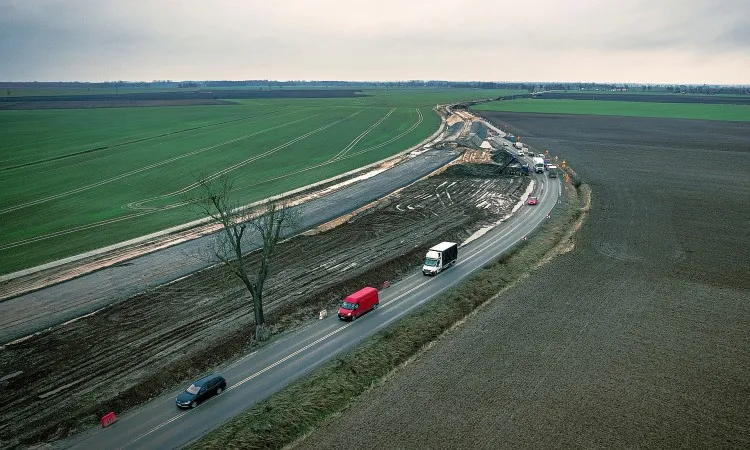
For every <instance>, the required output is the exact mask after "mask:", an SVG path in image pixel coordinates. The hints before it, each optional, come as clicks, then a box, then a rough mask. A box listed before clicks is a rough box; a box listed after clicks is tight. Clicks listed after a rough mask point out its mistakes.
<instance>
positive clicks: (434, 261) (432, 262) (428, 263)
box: [424, 258, 438, 267]
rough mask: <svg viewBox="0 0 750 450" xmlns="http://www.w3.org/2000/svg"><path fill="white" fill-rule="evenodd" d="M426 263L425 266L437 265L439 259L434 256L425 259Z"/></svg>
mask: <svg viewBox="0 0 750 450" xmlns="http://www.w3.org/2000/svg"><path fill="white" fill-rule="evenodd" d="M424 265H425V266H429V267H437V265H438V260H437V259H432V258H427V259H425V260H424Z"/></svg>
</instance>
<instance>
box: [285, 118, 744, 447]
mask: <svg viewBox="0 0 750 450" xmlns="http://www.w3.org/2000/svg"><path fill="white" fill-rule="evenodd" d="M491 117H492V121H493V123H495V124H496V125H499V126H500V127H501V128H503V129H504V130H509V131H511V132H515V133H517V134H519V135H521V136H523V137H524V140H525V141H526V142H528V143H530V144H531V145H532V146H534V147H537V148H545V147H549V148H550V151H554V153H555V154H559V155H562V156H563V157H564V158H565V159H566V160H567V162H568V163H570V164H571V166H573V167H574V168H575V169H576V171H577V172H578V173H579V175H581V177H582V179H583V181H584V182H586V183H589V184H590V186H591V188H592V196H593V198H592V208H591V212H590V215H589V217H588V218H587V220H586V222H585V223H584V226H583V228H582V229H581V231H580V232H579V233H578V235H577V242H576V247H575V249H574V250H573V251H572V252H570V253H568V254H565V255H563V256H560V257H558V258H556V259H554V260H553V261H551V262H550V263H549V264H547V265H546V266H543V267H541V268H539V269H537V270H536V271H534V272H533V273H532V274H531V275H530V276H529V277H528V278H527V279H525V280H524V281H523V282H520V283H519V284H518V285H516V286H515V287H514V288H512V289H510V290H508V291H507V292H505V293H504V294H503V295H502V296H501V297H500V298H498V299H496V300H495V301H493V302H492V303H490V305H488V307H486V308H484V309H483V310H481V311H480V312H479V313H478V314H476V315H474V316H472V317H470V318H469V319H467V321H466V322H465V324H464V325H463V326H462V327H460V328H458V329H456V330H454V331H453V332H452V333H451V334H450V338H449V339H444V340H442V341H440V342H439V343H437V344H436V345H435V346H434V347H432V348H431V349H430V350H428V351H427V352H426V353H425V354H423V355H422V356H421V357H420V358H418V359H417V360H416V361H413V362H412V363H410V364H409V365H407V366H405V367H404V368H403V369H402V370H400V371H399V372H398V373H396V374H394V375H393V376H392V377H390V378H389V379H388V383H387V384H385V385H384V386H382V387H378V388H376V389H374V390H373V391H371V392H370V393H368V394H366V395H365V396H364V397H363V398H361V399H360V400H358V401H357V402H356V404H355V405H353V406H352V407H350V408H349V409H348V410H347V411H346V412H345V414H344V415H343V416H342V417H339V418H336V419H334V420H331V421H330V423H329V424H327V425H326V426H325V427H323V428H322V429H320V430H317V431H316V432H315V433H313V434H312V435H311V436H309V437H308V438H307V439H305V440H304V441H303V442H302V443H300V444H299V445H298V446H297V448H301V449H306V448H330V449H336V448H340V449H344V448H352V447H357V448H372V449H377V448H446V447H447V448H560V447H578V448H592V447H593V448H601V447H618V448H638V447H657V448H672V447H687V448H748V447H750V407H749V405H750V382H749V381H748V367H750V334H748V329H750V302H748V301H747V299H748V298H750V271H749V270H748V268H750V254H749V253H748V248H750V128H749V127H748V126H747V124H744V123H730V122H713V121H696V120H670V119H648V118H625V117H592V116H587V117H584V116H563V115H553V114H538V115H534V114H513V113H496V114H492V116H491ZM503 125H507V126H503ZM363 417H366V418H367V421H368V426H367V427H362V426H361V420H362V419H361V418H363ZM355 428H356V429H357V433H356V434H352V433H351V432H350V431H351V430H352V429H355Z"/></svg>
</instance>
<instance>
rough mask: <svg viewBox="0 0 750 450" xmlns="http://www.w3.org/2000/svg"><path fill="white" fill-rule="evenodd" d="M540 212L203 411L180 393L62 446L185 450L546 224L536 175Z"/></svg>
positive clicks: (295, 343) (324, 331) (262, 369)
mask: <svg viewBox="0 0 750 450" xmlns="http://www.w3.org/2000/svg"><path fill="white" fill-rule="evenodd" d="M535 178H536V181H537V185H536V188H535V192H534V195H537V196H538V197H539V199H540V202H539V204H538V205H536V206H533V207H527V206H524V207H522V208H521V209H520V210H518V211H517V212H516V213H514V214H513V215H512V216H511V217H510V218H509V219H508V220H506V221H505V222H504V223H503V224H502V225H500V226H498V227H496V228H494V229H493V230H491V231H490V232H488V233H487V234H485V235H484V236H482V237H481V238H479V239H477V240H475V241H472V242H470V243H469V244H467V245H465V246H462V247H461V248H460V249H459V253H458V263H457V264H456V265H455V266H454V267H451V268H450V269H448V270H447V271H445V272H443V273H441V274H439V275H437V276H436V277H425V276H423V275H422V273H421V270H419V269H418V268H415V272H414V274H413V275H411V276H409V277H408V278H406V279H405V280H402V281H400V282H399V283H397V284H394V285H393V286H391V287H390V288H389V289H387V290H384V291H382V292H381V296H380V307H379V308H378V309H376V310H375V311H372V312H370V313H368V314H365V315H364V316H363V317H362V318H360V319H358V320H356V321H354V322H348V323H347V322H341V321H339V319H338V317H336V316H335V315H332V316H331V317H329V318H327V319H323V320H320V321H318V322H315V323H313V324H312V325H309V326H307V327H305V328H302V329H300V330H297V331H295V332H293V333H290V334H289V335H287V336H285V337H283V338H281V339H280V340H278V341H276V342H273V343H271V344H269V345H267V346H265V347H263V348H261V349H260V350H258V351H256V352H253V353H250V354H248V355H246V356H244V357H243V358H241V359H239V360H237V361H235V362H233V363H232V364H230V365H228V366H226V367H224V368H222V370H221V372H222V374H223V375H224V376H225V377H226V379H227V382H228V384H229V385H228V388H227V390H226V392H224V393H222V394H221V395H219V396H216V397H213V398H211V399H210V400H209V401H207V402H205V403H203V404H201V405H200V406H199V407H198V408H195V409H192V410H187V411H181V410H178V409H177V407H176V405H175V398H176V397H177V394H178V393H179V392H178V391H175V392H170V393H168V394H165V395H164V396H162V397H160V398H158V399H155V400H154V401H152V402H150V403H148V404H146V405H144V406H142V407H141V408H139V409H137V410H135V411H133V412H130V413H128V414H126V415H124V416H122V417H120V419H119V421H118V422H117V423H116V424H114V425H112V426H111V427H109V428H105V429H96V430H92V431H90V432H88V433H84V434H82V435H79V436H77V437H75V438H73V439H71V440H68V441H63V442H61V443H60V444H62V445H63V446H65V447H70V448H81V449H84V448H112V449H115V448H128V449H131V448H144V449H163V448H175V447H182V446H184V445H186V444H189V443H191V442H194V441H195V440H197V439H199V438H200V437H201V436H203V435H204V434H205V433H207V432H208V431H210V430H212V429H214V428H216V427H218V426H220V425H221V424H223V423H224V422H226V421H228V420H229V419H231V418H232V417H234V416H235V415H237V414H239V413H241V412H242V411H244V410H246V409H248V408H249V407H251V406H252V405H254V404H255V403H257V402H259V401H261V400H263V399H264V398H266V397H268V396H269V395H271V394H272V393H274V392H276V391H278V390H280V389H282V388H284V387H285V386H286V385H288V384H289V383H291V382H292V381H294V380H296V379H298V378H299V377H301V376H303V375H305V374H307V373H309V372H310V371H312V370H313V369H314V368H316V367H317V366H319V365H321V364H322V363H324V362H325V361H327V360H329V359H330V358H332V357H333V356H335V355H336V354H339V353H341V352H344V351H346V350H349V349H351V348H353V347H355V346H356V345H357V344H359V343H360V342H362V341H363V340H365V339H366V338H368V337H370V336H372V335H373V334H375V333H376V332H378V331H379V330H381V329H383V328H385V327H387V326H388V325H389V324H391V323H393V322H394V321H396V320H398V319H400V318H402V317H404V316H406V315H408V314H410V313H411V312H413V311H414V310H415V309H417V308H419V307H420V306H422V305H424V304H425V303H427V302H429V301H430V300H431V299H433V298H435V297H436V296H438V295H440V294H441V293H443V292H444V291H446V290H447V289H448V288H450V287H451V286H452V285H454V284H455V283H458V282H460V281H462V280H464V279H465V278H467V277H468V276H469V275H471V274H472V272H474V271H476V270H478V269H480V268H482V267H483V266H485V265H486V264H488V263H490V262H492V261H494V260H496V259H497V258H498V257H499V256H501V255H502V254H504V253H506V252H508V250H510V249H511V248H512V247H514V246H515V245H516V244H518V243H519V242H520V241H521V240H522V239H523V237H524V236H527V235H529V234H530V233H531V232H532V231H534V230H535V229H536V228H537V227H538V226H539V225H541V224H542V222H544V221H545V220H546V218H547V217H548V215H549V214H550V213H551V211H552V209H553V208H554V206H555V204H557V202H558V200H559V196H560V193H561V184H560V181H559V179H554V180H550V179H547V178H546V176H545V175H544V174H542V175H535Z"/></svg>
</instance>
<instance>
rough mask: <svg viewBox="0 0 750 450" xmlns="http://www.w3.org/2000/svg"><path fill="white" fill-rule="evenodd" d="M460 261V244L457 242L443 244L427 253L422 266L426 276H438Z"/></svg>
mask: <svg viewBox="0 0 750 450" xmlns="http://www.w3.org/2000/svg"><path fill="white" fill-rule="evenodd" d="M457 259H458V244H456V243H455V242H441V243H439V244H438V245H436V246H434V247H432V248H431V249H430V250H428V251H427V255H426V256H425V259H424V265H423V266H422V273H423V274H425V275H437V274H439V273H440V272H442V271H443V270H445V269H447V268H448V267H450V266H452V265H453V264H455V263H456V260H457Z"/></svg>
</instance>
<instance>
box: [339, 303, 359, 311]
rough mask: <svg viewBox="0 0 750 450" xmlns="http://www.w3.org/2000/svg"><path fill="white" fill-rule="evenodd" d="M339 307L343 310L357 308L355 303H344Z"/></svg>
mask: <svg viewBox="0 0 750 450" xmlns="http://www.w3.org/2000/svg"><path fill="white" fill-rule="evenodd" d="M341 307H342V308H344V309H351V310H354V308H356V307H357V304H356V303H352V302H344V303H342V304H341Z"/></svg>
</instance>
